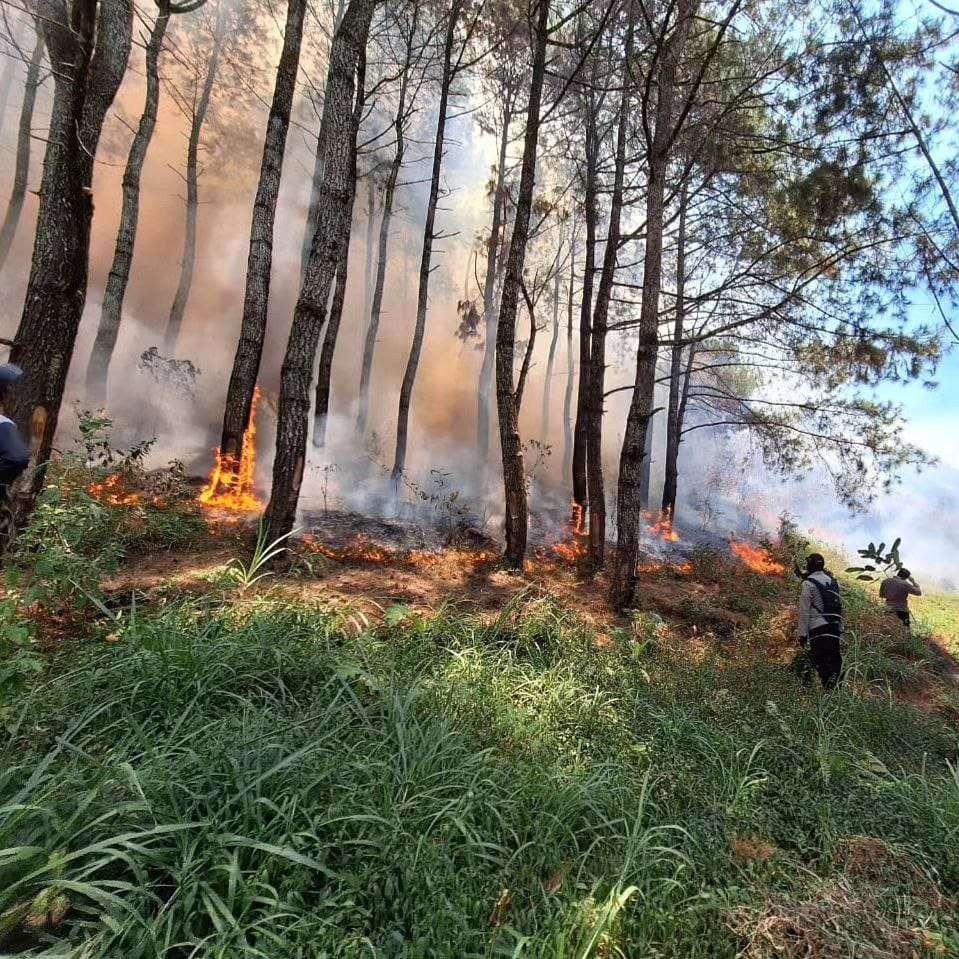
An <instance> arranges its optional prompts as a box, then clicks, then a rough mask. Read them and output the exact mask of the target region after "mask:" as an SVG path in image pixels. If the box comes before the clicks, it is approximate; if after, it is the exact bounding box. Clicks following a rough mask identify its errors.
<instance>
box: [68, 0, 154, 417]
mask: <svg viewBox="0 0 959 959" xmlns="http://www.w3.org/2000/svg"><path fill="white" fill-rule="evenodd" d="M170 13H171V11H170V3H169V0H161V2H160V3H159V5H158V7H157V16H156V20H155V21H154V23H153V29H152V30H151V31H150V39H149V40H148V41H147V47H146V81H147V90H146V99H145V100H144V103H143V113H141V114H140V122H139V124H138V125H137V132H136V133H135V134H134V137H133V143H131V144H130V153H129V154H128V156H127V165H126V169H125V170H124V171H123V202H122V205H121V207H120V226H119V229H118V230H117V240H116V246H115V248H114V251H113V264H112V266H111V267H110V273H109V275H108V276H107V284H106V288H105V289H104V291H103V304H102V306H101V307H100V323H99V326H98V327H97V335H96V338H95V339H94V341H93V350H92V351H91V353H90V360H89V363H88V364H87V380H86V390H87V402H88V403H89V404H90V405H91V406H100V405H102V404H103V402H104V400H105V399H106V389H107V377H108V375H109V370H110V361H111V360H112V359H113V350H114V348H115V347H116V343H117V337H118V335H119V333H120V323H121V320H122V319H123V299H124V297H125V295H126V290H127V283H128V282H129V279H130V268H131V265H132V263H133V249H134V244H135V243H136V235H137V224H138V222H139V218H140V177H141V174H142V173H143V164H144V162H145V161H146V156H147V151H148V150H149V148H150V141H151V140H152V139H153V131H154V129H155V128H156V121H157V111H158V109H159V104H160V70H159V63H160V51H161V50H162V49H163V39H164V37H165V36H166V31H167V26H168V25H169V22H170Z"/></svg>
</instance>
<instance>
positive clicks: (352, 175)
mask: <svg viewBox="0 0 959 959" xmlns="http://www.w3.org/2000/svg"><path fill="white" fill-rule="evenodd" d="M375 6H376V0H350V2H349V5H348V7H347V8H346V12H345V13H344V14H343V19H342V20H341V21H340V25H339V27H338V28H337V30H336V33H335V34H334V36H333V42H332V44H331V46H330V66H329V71H328V75H327V81H326V94H325V96H324V99H323V119H322V124H321V135H320V142H321V143H322V144H323V145H324V157H323V169H324V171H325V176H324V178H323V184H322V187H321V195H320V204H319V216H318V219H317V225H316V234H315V235H314V237H313V242H312V244H311V247H310V259H309V263H308V264H307V270H306V277H305V278H304V281H303V287H302V289H301V290H300V296H299V299H298V301H297V304H296V310H295V311H294V313H293V326H292V327H291V329H290V338H289V340H288V342H287V347H286V356H285V357H284V360H283V368H282V371H281V374H280V399H279V405H278V409H277V427H276V455H275V457H274V460H273V491H272V495H271V497H270V503H269V506H268V507H267V513H266V516H267V523H268V526H269V531H270V535H271V536H272V537H274V538H276V537H278V536H283V535H285V534H286V533H289V532H290V531H291V530H292V529H293V523H294V522H295V520H296V508H297V503H298V502H299V498H300V486H301V485H302V483H303V472H304V470H305V468H306V446H307V435H308V430H309V421H310V381H311V379H312V377H313V360H314V357H315V356H316V347H317V343H318V342H319V338H320V330H321V329H322V327H323V321H324V319H325V313H326V306H327V301H328V299H329V295H330V287H331V286H332V284H333V278H334V276H335V275H336V271H337V270H338V269H339V265H340V263H341V261H342V258H343V247H344V245H345V244H348V243H349V240H350V221H351V219H352V216H353V199H354V197H355V195H356V134H357V129H358V128H359V121H360V116H361V113H362V109H363V84H364V79H363V74H364V69H365V56H366V54H365V51H366V42H367V38H368V36H369V32H370V21H371V20H372V17H373V10H374V7H375Z"/></svg>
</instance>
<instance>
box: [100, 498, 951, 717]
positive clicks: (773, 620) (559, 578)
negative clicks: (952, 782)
mask: <svg viewBox="0 0 959 959" xmlns="http://www.w3.org/2000/svg"><path fill="white" fill-rule="evenodd" d="M308 523H309V526H310V531H309V532H308V533H305V534H303V535H301V536H300V537H298V538H297V540H296V542H295V544H294V545H293V546H292V548H291V549H290V550H289V551H288V553H287V554H286V555H285V556H284V558H283V561H282V562H281V563H280V564H278V566H277V568H276V569H275V570H274V572H273V575H272V576H270V577H269V579H268V580H266V581H265V582H264V583H263V584H261V586H260V587H258V588H263V589H270V590H274V591H276V590H280V591H282V592H283V593H284V594H285V595H287V596H289V598H290V600H292V601H298V602H306V603H310V602H328V603H334V604H336V605H338V606H342V607H345V608H349V609H351V610H353V611H355V612H356V613H357V614H360V615H361V616H362V617H365V618H366V619H368V620H371V621H376V620H377V619H378V618H379V617H381V616H382V614H383V612H384V611H385V610H386V609H388V608H389V607H391V606H394V605H397V604H405V605H409V606H411V607H413V608H415V609H417V610H419V611H422V612H426V613H427V614H428V613H429V612H430V611H435V610H437V609H438V608H439V607H441V606H443V605H444V604H450V603H452V604H455V605H457V606H459V607H461V608H463V609H464V610H466V611H470V612H473V613H477V614H480V615H483V616H489V617H490V618H492V617H494V616H496V615H498V614H499V612H500V611H501V610H502V609H503V607H504V606H506V605H507V604H508V603H509V602H510V601H511V600H513V599H515V598H516V597H517V596H519V595H520V594H522V593H526V592H531V593H533V594H535V595H539V596H550V597H553V598H554V599H555V600H556V601H557V602H558V603H560V604H561V605H563V606H565V607H567V608H569V609H572V610H575V612H576V613H577V614H578V615H579V616H580V617H582V618H583V619H584V620H586V621H588V622H589V623H590V624H591V626H592V627H593V629H594V630H595V634H596V644H597V646H598V647H602V646H603V645H604V644H605V643H606V642H608V639H609V636H610V634H611V631H612V630H614V629H617V628H622V627H624V626H628V625H629V621H628V620H627V619H625V618H624V617H622V616H619V615H616V614H615V613H613V612H612V610H611V609H610V607H609V605H608V603H607V601H606V593H607V587H608V583H607V580H606V577H605V576H604V575H603V574H602V573H600V574H594V573H591V572H590V571H589V570H588V569H586V568H585V566H584V564H583V563H582V560H581V558H580V553H581V550H582V546H581V544H580V543H579V542H578V541H577V540H576V538H575V537H568V538H567V539H566V540H563V541H561V542H558V543H557V542H555V541H554V542H552V543H550V542H548V541H547V540H544V541H542V542H541V543H540V545H539V546H537V547H534V548H533V549H532V550H531V554H530V560H529V562H528V563H527V565H526V568H525V569H524V571H523V572H522V573H518V572H516V571H513V570H507V569H504V568H503V567H502V565H501V564H500V561H499V545H498V544H497V542H496V541H495V540H493V539H492V538H491V537H489V536H487V535H486V534H485V533H484V532H482V531H481V530H477V529H474V528H459V529H453V530H450V529H442V528H436V527H431V526H417V525H415V524H409V523H402V522H398V521H390V520H381V519H371V518H368V517H362V516H358V515H357V514H352V513H342V512H333V511H331V512H330V513H329V514H326V515H323V514H316V515H313V516H311V517H308ZM254 539H255V528H254V527H253V525H252V524H251V523H249V522H245V521H239V522H238V521H236V520H234V519H232V518H228V519H223V520H221V519H220V518H213V521H212V522H211V524H210V532H209V535H208V536H207V537H205V538H204V540H203V542H202V543H200V544H198V545H196V546H194V547H192V548H190V549H186V550H180V551H172V552H168V553H157V554H152V555H149V556H130V557H128V559H127V560H126V561H125V563H124V564H123V566H122V567H121V569H120V570H119V572H118V573H117V575H116V576H114V577H113V578H111V579H110V580H109V581H108V582H106V583H105V584H104V585H105V589H106V592H107V594H108V595H110V594H112V595H113V597H114V598H115V600H116V601H118V602H121V601H122V598H123V597H124V596H129V594H130V593H131V591H133V592H136V593H139V594H141V595H143V596H144V598H145V599H147V600H148V599H149V596H150V594H151V593H153V592H154V591H157V590H161V589H162V590H164V591H168V590H169V589H170V588H171V587H172V588H174V589H176V590H177V591H182V592H186V593H205V592H215V591H216V590H218V589H219V588H221V587H220V586H218V580H217V573H218V571H222V570H223V568H224V566H225V565H226V564H227V563H229V562H230V560H231V559H233V558H234V557H243V556H245V555H249V552H250V547H251V544H252V542H253V540H254ZM641 572H642V577H643V578H642V588H641V590H640V593H639V598H638V603H637V607H638V611H639V612H640V613H643V614H646V615H647V616H649V617H652V618H653V619H658V620H661V621H662V622H663V623H664V624H665V627H666V628H667V629H668V630H669V633H670V634H671V636H672V637H674V638H675V639H677V640H680V641H682V642H683V643H685V646H686V648H687V649H688V651H689V655H690V656H692V657H706V656H716V657H720V658H722V659H724V660H727V661H737V662H748V661H756V660H760V659H762V660H765V661H771V662H775V663H780V664H782V665H784V666H785V665H788V664H789V663H790V662H791V661H792V660H793V659H794V657H795V655H796V652H797V648H796V644H795V640H794V639H793V630H794V625H795V612H794V603H795V596H796V581H795V579H793V577H792V576H791V575H790V574H785V573H778V574H766V573H759V572H754V571H753V570H751V569H749V568H748V567H747V566H746V565H744V563H743V562H741V561H740V560H739V559H738V558H737V557H735V556H733V555H731V554H730V553H729V552H728V550H721V549H718V548H716V547H710V546H702V545H699V546H695V545H692V544H688V543H684V542H682V541H680V542H679V543H675V544H664V543H663V542H661V541H652V542H650V544H649V554H648V555H647V556H646V557H645V558H644V560H643V562H642V564H641ZM860 620H861V621H860V623H859V630H860V633H861V634H862V635H864V636H870V637H873V636H875V637H880V638H881V640H882V641H883V643H884V649H885V652H886V654H887V655H888V656H889V657H890V660H891V662H892V664H893V666H894V667H895V672H896V683H895V687H896V688H895V694H896V695H897V696H899V697H900V698H902V699H904V700H906V701H908V702H910V703H913V704H914V705H916V706H918V707H920V708H922V709H925V710H929V711H936V712H939V713H942V714H944V715H947V716H949V717H950V718H953V719H956V720H959V662H957V660H956V658H955V656H954V655H953V653H952V652H951V651H950V649H949V647H948V644H947V642H946V641H945V640H941V639H937V638H936V637H932V638H931V639H929V640H928V642H927V644H926V648H925V650H923V651H920V650H918V649H917V648H916V647H915V644H912V645H910V644H907V643H905V642H902V641H901V639H902V637H901V636H899V634H897V633H896V632H895V629H896V628H897V627H896V626H895V624H894V623H892V622H890V620H889V619H888V617H886V616H885V615H884V614H883V613H882V611H881V610H879V609H875V610H868V611H866V612H865V613H863V614H861V616H860ZM899 667H901V668H899Z"/></svg>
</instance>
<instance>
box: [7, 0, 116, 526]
mask: <svg viewBox="0 0 959 959" xmlns="http://www.w3.org/2000/svg"><path fill="white" fill-rule="evenodd" d="M38 22H39V23H40V26H41V30H42V31H43V36H44V42H45V44H46V47H47V51H48V55H49V58H50V62H51V63H54V64H56V66H57V68H56V70H55V71H54V97H53V112H52V115H51V118H50V133H49V138H48V140H47V148H46V153H45V156H44V160H43V178H42V181H41V189H40V208H39V211H38V214H37V227H36V239H35V242H34V247H33V261H32V263H31V267H30V279H29V281H28V284H27V293H26V299H25V302H24V307H23V315H22V317H21V319H20V325H19V328H18V329H17V334H16V337H15V340H16V346H14V348H13V350H12V351H11V355H10V358H11V360H12V361H13V362H14V363H17V364H19V365H20V366H21V367H22V368H23V371H24V374H25V375H24V378H23V380H22V381H21V382H20V384H19V386H18V388H17V390H16V391H14V393H13V395H12V397H11V400H10V402H9V404H8V405H9V409H8V410H7V412H8V413H9V415H10V416H11V417H12V418H13V419H14V420H15V421H16V423H17V424H18V426H19V427H20V428H21V430H22V431H23V432H24V435H25V436H28V437H30V448H31V454H32V459H33V463H34V465H36V466H39V467H41V468H40V469H38V470H35V471H34V472H33V473H32V474H27V475H26V478H25V479H24V480H23V483H22V486H21V491H22V492H21V494H20V499H21V503H20V505H21V507H22V508H23V509H29V508H30V505H31V504H32V502H33V497H34V495H35V493H36V491H37V490H39V488H40V485H41V484H42V480H43V469H42V467H45V465H46V463H47V461H48V459H49V457H50V449H51V446H52V443H53V434H54V432H55V431H56V428H57V418H58V416H59V413H60V405H61V403H62V401H63V390H64V385H65V384H66V378H67V371H68V369H69V367H70V361H71V359H72V357H73V347H74V343H75V341H76V335H77V329H78V328H79V325H80V318H81V316H82V314H83V306H84V302H85V300H86V292H87V274H88V267H89V254H90V225H91V222H92V219H93V190H92V184H93V163H94V157H95V156H96V152H97V145H98V143H99V140H100V132H101V130H102V129H103V121H104V118H105V117H106V114H107V111H108V110H109V109H110V106H111V104H112V103H113V98H114V97H115V96H116V92H117V89H118V88H119V86H120V82H121V80H122V79H123V75H124V73H125V72H126V66H127V61H128V60H129V56H130V46H131V42H132V26H133V5H132V4H131V3H130V2H129V0H100V2H99V3H97V2H96V0H76V2H75V3H74V4H73V5H72V6H71V7H70V11H69V13H68V12H67V9H66V7H65V5H64V3H63V2H62V0H44V2H43V3H41V5H40V8H39V10H38Z"/></svg>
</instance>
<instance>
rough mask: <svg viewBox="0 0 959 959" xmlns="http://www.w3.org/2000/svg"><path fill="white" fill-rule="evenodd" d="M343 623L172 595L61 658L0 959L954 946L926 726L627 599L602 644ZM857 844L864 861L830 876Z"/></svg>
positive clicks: (947, 826)
mask: <svg viewBox="0 0 959 959" xmlns="http://www.w3.org/2000/svg"><path fill="white" fill-rule="evenodd" d="M356 623H357V621H356V619H354V618H350V617H348V616H346V615H345V614H342V613H337V612H335V611H331V610H325V609H320V608H312V607H309V608H306V607H296V606H291V605H290V604H289V603H288V602H286V601H281V600H279V599H277V600H276V601H271V600H270V599H268V598H266V599H260V600H255V601H250V602H248V603H245V604H244V605H243V606H231V605H229V604H227V603H221V602H220V601H216V600H203V601H199V600H192V601H187V600H180V601H177V600H173V601H172V602H170V603H169V604H168V605H166V606H164V607H160V608H154V609H153V610H151V611H150V612H148V613H145V612H143V611H142V610H141V611H139V612H138V613H137V614H136V615H135V616H127V617H126V619H125V623H124V626H123V627H122V629H121V630H120V637H119V640H118V641H117V642H115V643H111V644H103V643H92V642H91V643H89V644H86V645H84V644H78V645H76V646H75V647H74V648H72V649H71V650H70V651H69V653H68V654H64V656H63V657H62V661H60V662H57V663H55V664H54V665H53V667H52V669H51V671H49V672H48V673H47V675H46V676H45V677H44V678H43V679H42V680H41V681H40V682H39V683H38V684H36V685H34V686H33V687H32V688H31V689H30V691H29V692H27V693H26V694H24V695H22V696H21V697H20V698H19V699H18V700H17V702H16V704H15V705H14V707H12V708H11V709H9V710H8V711H7V712H6V713H5V714H4V716H3V719H4V725H5V729H6V732H5V739H4V742H3V744H2V747H0V753H2V755H0V850H2V852H0V890H2V891H0V930H5V932H0V935H3V936H4V938H3V940H2V941H0V949H2V950H3V952H4V954H10V955H23V956H40V955H44V956H54V955H56V956H71V957H76V959H81V957H83V959H97V957H102V959H113V957H119V956H122V957H129V959H140V957H142V959H153V957H161V956H162V957H170V959H174V957H175V959H179V957H184V959H185V957H193V956H195V957H222V959H233V957H241V956H265V957H270V959H293V957H297V959H306V957H311V959H320V957H367V956H369V957H374V956H375V957H408V959H425V957H450V959H454V957H456V959H459V957H474V956H475V957H499V956H502V957H536V959H574V957H576V959H586V957H589V956H597V957H611V956H656V957H676V959H679V957H683V959H696V957H702V959H706V957H709V959H717V957H729V959H733V957H735V956H738V955H741V954H743V953H744V950H747V949H748V950H751V951H750V952H748V953H747V954H749V955H754V956H761V955H770V956H772V955H785V956H800V955H806V954H815V955H823V956H835V957H837V959H838V957H842V956H852V955H857V956H869V957H874V959H882V957H889V959H893V957H896V956H899V955H906V954H910V953H909V952H904V951H901V950H903V949H904V948H905V947H904V945H903V943H905V942H909V943H911V944H913V945H914V946H915V949H916V954H917V955H921V954H925V953H924V952H923V951H921V950H923V949H925V945H930V944H931V945H933V946H935V945H940V944H941V946H942V949H943V950H945V951H944V952H942V953H940V954H947V955H948V954H956V950H959V930H957V927H956V924H955V913H954V911H950V910H949V909H946V908H942V901H941V900H939V899H938V898H937V897H939V896H940V895H944V896H956V895H957V894H959V772H957V767H956V765H955V761H956V736H955V729H954V728H950V727H949V726H947V725H946V724H945V723H944V722H942V721H940V720H938V719H935V718H932V717H929V716H926V715H924V714H922V713H920V712H918V711H916V710H914V709H913V708H911V707H909V706H905V705H902V704H899V703H897V702H896V701H894V700H891V699H885V700H884V699H882V698H877V697H866V696H863V695H860V694H859V690H857V689H844V690H841V691H840V692H838V693H837V694H835V695H830V696H823V695H821V694H819V693H817V692H815V691H809V690H805V689H803V688H802V687H800V686H799V685H798V682H797V680H796V679H795V677H794V676H793V675H792V674H791V673H790V672H789V671H787V670H784V669H778V668H774V667H763V666H761V665H758V666H757V665H750V666H748V667H747V666H730V665H728V664H724V663H722V662H719V661H710V660H707V661H705V662H700V663H691V662H690V661H689V658H688V655H687V654H686V652H685V650H684V649H683V648H682V647H681V646H678V645H675V644H674V643H672V642H671V641H669V640H668V638H667V637H666V636H665V634H664V632H663V631H662V630H659V629H658V628H657V627H656V626H655V624H653V625H650V624H649V623H646V622H645V621H643V619H642V617H640V618H639V619H638V620H637V623H636V634H637V635H638V636H641V637H642V639H643V642H641V643H636V642H632V641H631V636H630V635H629V633H628V632H627V631H625V630H623V631H620V632H619V633H617V642H616V643H615V645H614V646H612V647H610V648H606V649H604V650H603V651H598V650H597V649H596V648H595V647H594V644H593V637H592V635H591V633H590V630H589V628H588V627H587V626H586V625H585V624H583V623H582V622H580V621H579V620H578V619H577V618H576V617H575V616H574V615H572V614H571V613H569V612H568V611H566V610H564V609H562V608H561V607H559V606H557V605H555V604H554V603H552V602H549V601H545V600H541V599H537V598H533V597H522V598H521V599H519V600H517V601H515V602H514V603H513V604H511V605H510V606H509V607H508V608H507V609H505V610H504V611H503V613H502V615H501V616H500V617H499V619H498V620H497V621H495V622H494V623H492V624H490V623H487V622H484V621H482V620H480V619H478V618H476V617H474V616H471V615H468V614H466V613H463V612H461V611H457V610H455V609H452V608H450V609H444V610H441V611H439V613H438V614H437V615H436V616H434V617H431V618H429V619H426V618H423V617H421V616H418V615H417V614H415V613H413V612H412V611H410V610H407V609H398V610H396V611H392V612H391V613H390V614H389V615H387V617H386V623H384V624H383V625H381V626H376V627H372V628H365V629H364V628H358V627H357V625H356ZM854 658H855V654H854V656H853V659H854ZM870 669H871V670H872V673H870V675H869V677H866V678H868V679H869V681H874V680H875V679H876V678H877V677H878V678H881V674H882V664H881V663H878V664H877V663H875V662H873V663H872V665H871V666H870ZM861 672H862V671H861ZM863 836H866V837H877V838H878V839H881V840H882V843H881V845H882V849H883V850H885V852H884V853H883V855H882V856H881V857H879V860H878V863H879V867H881V869H880V870H879V872H881V875H879V874H878V873H877V874H873V873H872V872H870V871H869V870H866V871H865V872H863V871H862V870H859V869H858V868H857V869H852V867H851V866H849V864H848V862H847V859H848V855H847V854H848V850H849V849H850V848H853V847H852V846H851V845H850V844H851V843H852V844H855V843H856V842H858V841H859V840H858V839H857V837H863ZM737 837H751V838H754V839H757V840H762V841H763V842H764V843H765V844H767V845H768V847H769V849H771V850H772V852H771V854H770V855H769V856H766V857H760V858H757V859H748V858H746V859H744V858H742V856H737V854H736V853H735V852H734V851H733V847H732V846H731V843H732V842H733V841H734V840H735V839H736V838H737ZM877 868H878V867H877ZM824 903H826V904H832V905H831V906H830V908H831V909H832V910H833V911H832V913H831V915H830V918H829V922H824V920H823V917H822V915H821V914H820V913H817V912H816V911H815V910H816V909H822V908H825V907H824V906H823V904H824ZM782 915H785V916H788V917H791V918H790V922H791V923H792V926H790V928H791V929H792V930H793V931H792V932H790V933H789V935H788V936H786V937H785V938H780V940H777V941H776V943H774V945H775V947H776V948H781V951H779V952H775V951H773V945H769V946H768V949H767V946H766V945H764V942H765V940H764V938H763V936H765V935H766V934H767V933H766V932H763V933H762V935H760V932H761V931H762V930H766V931H767V932H768V930H769V929H775V928H780V927H779V926H776V925H775V924H774V923H771V922H769V921H766V920H769V919H770V917H777V916H782ZM4 917H5V918H4ZM917 930H922V938H921V939H920V938H919V932H917ZM784 935H785V934H784ZM817 936H818V937H820V938H819V939H816V938H815V937H817ZM804 937H805V938H804ZM822 937H825V939H823V938H822ZM864 942H865V943H866V945H863V943H864ZM797 943H798V946H797ZM810 943H812V944H813V945H815V947H816V948H817V949H818V950H819V951H818V952H812V951H810V952H808V953H807V952H801V951H798V949H799V947H800V946H801V947H805V946H808V945H810ZM923 944H925V945H923ZM913 945H910V949H912V948H913ZM867 946H868V948H867ZM764 949H765V950H766V951H764ZM790 950H792V951H790ZM830 950H832V951H830ZM897 950H900V951H897ZM927 953H928V954H929V955H932V954H934V953H933V952H929V951H928V950H927Z"/></svg>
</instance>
